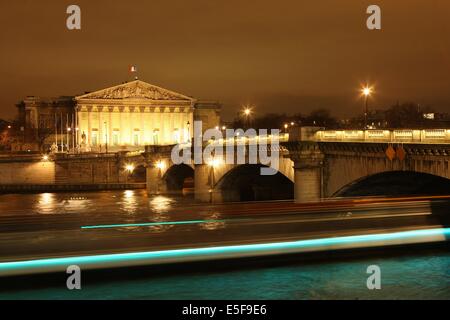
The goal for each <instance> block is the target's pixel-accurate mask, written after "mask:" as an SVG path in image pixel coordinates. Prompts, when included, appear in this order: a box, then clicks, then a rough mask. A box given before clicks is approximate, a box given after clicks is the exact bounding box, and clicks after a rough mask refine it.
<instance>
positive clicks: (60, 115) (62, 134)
mask: <svg viewBox="0 0 450 320" xmlns="http://www.w3.org/2000/svg"><path fill="white" fill-rule="evenodd" d="M59 118H60V120H61V121H60V125H61V152H64V132H63V116H62V112H60V113H59Z"/></svg>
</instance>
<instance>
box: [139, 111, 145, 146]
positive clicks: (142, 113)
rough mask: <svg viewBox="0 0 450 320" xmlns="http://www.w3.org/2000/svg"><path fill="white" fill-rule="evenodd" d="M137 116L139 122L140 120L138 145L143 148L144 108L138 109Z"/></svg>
mask: <svg viewBox="0 0 450 320" xmlns="http://www.w3.org/2000/svg"><path fill="white" fill-rule="evenodd" d="M139 115H140V120H141V125H140V128H139V130H140V131H139V132H140V134H141V136H140V138H139V145H141V146H144V145H145V121H144V118H145V107H139Z"/></svg>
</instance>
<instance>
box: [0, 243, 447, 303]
mask: <svg viewBox="0 0 450 320" xmlns="http://www.w3.org/2000/svg"><path fill="white" fill-rule="evenodd" d="M373 264H375V265H378V266H379V267H380V268H381V290H368V289H367V286H366V281H367V277H368V276H369V275H368V274H367V273H366V269H367V267H368V266H369V265H373ZM135 271H136V270H134V272H135ZM0 299H450V252H449V251H447V250H444V249H442V250H438V251H433V252H428V253H427V252H424V253H419V254H414V255H412V254H411V255H404V254H403V255H402V256H400V257H398V256H397V257H384V258H379V257H378V258H377V257H370V258H364V259H361V258H359V259H354V260H344V261H335V262H333V261H331V262H325V263H324V262H323V261H321V262H317V263H315V262H304V263H298V264H290V265H288V266H276V267H266V268H264V267H262V268H261V267H258V268H253V269H252V268H247V269H244V270H240V271H237V270H232V271H216V272H205V271H203V270H202V271H199V272H198V273H189V274H178V275H174V274H173V273H171V274H169V275H167V276H164V275H161V272H159V273H158V276H155V277H152V276H146V277H144V278H135V279H133V280H124V279H122V280H113V279H112V280H111V281H108V282H101V283H89V281H88V283H84V284H83V287H82V290H80V291H69V290H67V289H65V283H64V282H63V281H62V283H61V286H60V287H52V288H42V289H34V290H33V289H32V290H19V291H17V290H16V291H9V292H3V293H0Z"/></svg>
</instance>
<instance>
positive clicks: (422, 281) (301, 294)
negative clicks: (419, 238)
mask: <svg viewBox="0 0 450 320" xmlns="http://www.w3.org/2000/svg"><path fill="white" fill-rule="evenodd" d="M190 202H192V200H189V199H186V198H181V199H180V198H174V197H161V196H159V197H152V198H147V196H146V194H145V190H135V191H107V192H94V193H74V194H64V193H60V194H53V193H44V194H28V195H1V196H0V215H6V216H9V215H16V214H24V213H27V214H32V215H58V214H61V213H65V214H75V215H76V214H79V213H82V214H88V215H101V214H102V213H104V212H110V213H111V212H113V213H117V214H119V215H130V216H135V215H141V214H150V215H158V214H165V213H168V212H169V211H170V210H171V209H174V208H176V207H177V206H183V205H186V204H187V203H190ZM0 255H1V253H0ZM217 264H222V263H221V262H218V263H217ZM369 265H378V266H379V267H380V268H381V286H382V289H381V290H368V289H367V287H366V281H367V277H368V276H369V275H368V274H367V273H366V270H367V267H368V266H369ZM180 269H181V270H180V271H179V272H165V271H164V270H163V271H162V272H161V270H160V271H159V272H158V273H157V274H152V273H151V272H150V274H149V272H148V271H147V272H146V273H145V276H140V274H139V270H133V271H132V274H133V276H132V277H131V276H130V277H128V276H127V274H126V272H127V271H124V272H125V276H124V275H123V274H122V276H120V277H111V278H107V279H106V281H105V279H103V280H102V281H96V280H95V279H92V274H91V275H89V276H86V277H84V275H83V274H82V290H80V291H69V290H67V289H66V286H65V276H66V275H59V277H60V278H61V281H60V282H57V284H55V283H52V284H51V285H49V286H47V285H44V286H42V284H41V285H40V286H34V285H33V283H32V282H30V284H29V285H27V282H26V280H21V281H22V282H21V286H20V289H18V288H17V287H16V288H14V289H11V288H7V289H6V288H5V287H4V285H2V283H3V284H4V281H3V280H2V279H1V278H0V299H450V251H449V250H448V246H447V247H446V248H445V247H444V248H440V249H434V250H433V251H430V250H424V249H421V250H420V251H416V250H415V249H412V248H405V249H404V250H402V251H399V254H398V255H396V254H395V255H384V256H380V255H370V256H368V257H365V258H353V259H349V258H346V259H342V258H341V259H335V258H330V259H326V260H325V259H322V260H320V261H316V262H314V261H309V262H296V263H292V262H290V263H289V264H284V265H282V264H281V265H280V264H278V265H276V266H274V265H272V266H269V265H268V264H264V263H258V266H253V267H246V268H236V267H233V268H231V267H230V268H227V267H226V266H225V267H222V268H221V269H220V270H217V269H214V270H209V269H206V270H205V268H202V270H199V271H198V272H192V270H197V269H195V268H192V266H191V267H188V268H187V270H188V271H189V272H185V271H186V270H183V268H180ZM103 273H106V274H108V271H103ZM136 273H138V276H136ZM83 277H84V278H83ZM103 278H104V276H103Z"/></svg>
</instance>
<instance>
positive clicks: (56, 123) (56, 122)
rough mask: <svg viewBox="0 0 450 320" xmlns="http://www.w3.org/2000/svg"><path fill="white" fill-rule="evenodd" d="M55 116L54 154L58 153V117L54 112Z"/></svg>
mask: <svg viewBox="0 0 450 320" xmlns="http://www.w3.org/2000/svg"><path fill="white" fill-rule="evenodd" d="M54 116H55V145H56V152H58V116H57V114H56V112H55V113H54Z"/></svg>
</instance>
